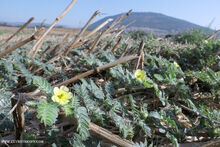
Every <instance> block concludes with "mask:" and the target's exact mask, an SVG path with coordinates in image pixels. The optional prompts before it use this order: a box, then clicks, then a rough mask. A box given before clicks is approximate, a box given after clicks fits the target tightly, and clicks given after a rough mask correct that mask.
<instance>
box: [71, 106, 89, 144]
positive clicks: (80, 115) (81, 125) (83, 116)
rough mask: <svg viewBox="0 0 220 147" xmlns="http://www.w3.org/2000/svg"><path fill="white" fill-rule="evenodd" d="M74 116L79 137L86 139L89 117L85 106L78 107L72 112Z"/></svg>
mask: <svg viewBox="0 0 220 147" xmlns="http://www.w3.org/2000/svg"><path fill="white" fill-rule="evenodd" d="M74 116H75V118H76V119H77V121H78V127H77V131H78V132H79V134H80V136H81V139H82V140H86V139H87V138H88V137H89V136H90V133H89V123H90V118H89V116H88V113H87V110H86V108H85V107H78V108H77V110H76V112H75V113H74Z"/></svg>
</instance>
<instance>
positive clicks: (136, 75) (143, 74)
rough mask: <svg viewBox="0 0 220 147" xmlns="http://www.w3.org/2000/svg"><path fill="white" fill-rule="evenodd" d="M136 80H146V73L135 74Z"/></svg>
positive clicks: (138, 72)
mask: <svg viewBox="0 0 220 147" xmlns="http://www.w3.org/2000/svg"><path fill="white" fill-rule="evenodd" d="M134 76H135V78H136V79H140V80H144V79H145V78H146V72H145V71H144V70H140V69H138V70H136V71H135V73H134Z"/></svg>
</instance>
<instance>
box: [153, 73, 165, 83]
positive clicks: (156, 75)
mask: <svg viewBox="0 0 220 147" xmlns="http://www.w3.org/2000/svg"><path fill="white" fill-rule="evenodd" d="M154 77H155V78H156V79H157V80H158V81H161V82H162V81H163V80H164V78H163V76H162V75H160V74H154Z"/></svg>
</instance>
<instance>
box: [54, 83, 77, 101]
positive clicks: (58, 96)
mask: <svg viewBox="0 0 220 147" xmlns="http://www.w3.org/2000/svg"><path fill="white" fill-rule="evenodd" d="M72 97H73V94H72V93H71V92H69V89H68V88H67V87H66V86H61V87H60V88H58V87H55V88H54V95H53V96H52V98H51V99H52V100H53V101H54V102H58V103H59V104H61V105H64V104H67V103H68V102H69V99H71V98H72Z"/></svg>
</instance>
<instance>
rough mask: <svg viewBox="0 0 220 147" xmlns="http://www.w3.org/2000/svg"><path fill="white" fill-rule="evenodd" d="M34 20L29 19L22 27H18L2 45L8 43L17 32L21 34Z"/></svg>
mask: <svg viewBox="0 0 220 147" xmlns="http://www.w3.org/2000/svg"><path fill="white" fill-rule="evenodd" d="M33 20H34V17H31V18H30V19H29V20H28V21H27V22H26V23H25V24H24V25H23V26H22V27H20V28H19V29H18V30H17V31H16V32H15V33H14V34H13V35H11V36H10V37H9V38H8V39H7V40H6V41H5V42H4V43H3V45H4V44H6V43H8V41H10V40H11V39H12V38H13V37H14V36H16V35H17V34H18V33H19V32H21V31H22V30H23V29H24V28H26V27H27V26H28V25H29V24H30V23H31V22H32V21H33Z"/></svg>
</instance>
